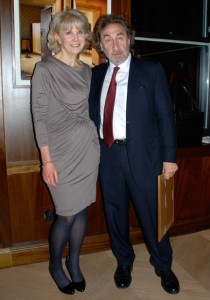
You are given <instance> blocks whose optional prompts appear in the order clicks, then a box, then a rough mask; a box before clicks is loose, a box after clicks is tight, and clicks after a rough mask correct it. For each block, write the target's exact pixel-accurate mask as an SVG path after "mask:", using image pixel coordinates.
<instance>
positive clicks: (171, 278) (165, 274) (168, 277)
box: [155, 268, 180, 294]
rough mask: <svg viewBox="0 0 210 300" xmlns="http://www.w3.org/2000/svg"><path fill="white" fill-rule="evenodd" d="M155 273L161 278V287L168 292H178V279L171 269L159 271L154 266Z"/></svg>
mask: <svg viewBox="0 0 210 300" xmlns="http://www.w3.org/2000/svg"><path fill="white" fill-rule="evenodd" d="M155 273H156V275H157V276H159V277H160V278H161V285H162V288H163V289H164V290H165V291H166V292H167V293H169V294H178V293H179V291H180V286H179V281H178V279H177V277H176V275H175V274H174V273H173V271H172V270H171V269H169V270H166V271H159V270H158V269H156V268H155Z"/></svg>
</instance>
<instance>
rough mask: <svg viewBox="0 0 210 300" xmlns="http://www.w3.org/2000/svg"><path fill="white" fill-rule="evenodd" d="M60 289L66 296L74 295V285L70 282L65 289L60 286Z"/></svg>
mask: <svg viewBox="0 0 210 300" xmlns="http://www.w3.org/2000/svg"><path fill="white" fill-rule="evenodd" d="M58 289H59V290H60V291H61V292H62V293H64V294H68V295H73V294H74V292H75V290H74V285H73V284H72V283H71V282H70V283H69V284H68V285H67V286H64V287H63V288H61V287H59V286H58Z"/></svg>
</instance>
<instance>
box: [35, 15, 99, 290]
mask: <svg viewBox="0 0 210 300" xmlns="http://www.w3.org/2000/svg"><path fill="white" fill-rule="evenodd" d="M90 37H91V36H90V32H89V24H88V20H87V18H86V17H85V16H84V14H83V13H81V12H79V11H78V10H70V11H65V12H61V13H57V14H56V15H55V16H54V17H53V19H52V21H51V24H50V31H49V34H48V48H49V50H50V51H52V52H53V53H54V55H53V56H51V57H48V58H46V59H44V60H43V61H41V62H39V63H37V65H36V68H35V71H34V74H33V78H32V113H33V120H34V127H35V133H36V139H37V144H38V147H39V149H40V154H41V160H42V177H43V180H44V181H45V182H46V184H47V185H48V187H49V190H50V193H51V195H52V199H53V202H54V205H55V210H56V218H55V221H54V223H53V226H52V228H51V232H50V236H49V245H50V266H49V270H50V274H51V276H52V278H53V279H54V281H55V283H56V284H57V286H58V288H59V290H60V291H61V292H63V293H65V294H73V293H74V291H75V289H76V290H78V291H81V292H82V291H84V290H85V284H86V283H85V279H84V277H83V275H82V272H81V270H80V266H79V255H80V250H81V247H82V243H83V239H84V236H85V232H86V228H87V218H88V206H89V205H90V204H91V203H93V202H95V198H96V179H97V174H98V164H99V144H98V137H97V132H96V129H95V125H94V124H93V122H92V121H91V120H90V118H89V112H88V94H89V89H90V81H91V69H90V68H89V66H88V65H86V64H85V63H83V62H82V61H80V60H79V54H80V53H81V52H82V51H83V50H84V49H86V48H87V46H88V45H89V41H90ZM67 243H69V245H70V251H69V256H68V257H67V259H66V267H67V269H68V271H69V273H70V276H71V281H70V280H69V278H68V277H67V276H66V274H65V272H64V270H63V266H62V255H63V252H64V249H65V247H66V244H67Z"/></svg>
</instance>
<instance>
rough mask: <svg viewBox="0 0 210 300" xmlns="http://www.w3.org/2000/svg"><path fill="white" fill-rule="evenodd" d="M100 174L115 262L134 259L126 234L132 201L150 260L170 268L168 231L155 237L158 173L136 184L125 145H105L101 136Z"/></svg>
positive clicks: (157, 266) (129, 261)
mask: <svg viewBox="0 0 210 300" xmlns="http://www.w3.org/2000/svg"><path fill="white" fill-rule="evenodd" d="M99 176H100V183H101V188H102V194H103V200H104V209H105V216H106V221H107V227H108V231H109V236H110V242H111V247H112V251H113V254H114V256H115V257H116V259H117V262H118V264H120V265H125V266H131V265H132V264H133V262H134V259H135V253H134V249H133V246H132V243H131V241H130V237H129V207H130V202H131V201H132V202H133V205H134V209H135V212H136V215H137V218H138V220H139V224H140V228H141V230H142V232H143V236H144V239H145V243H146V245H147V248H148V251H149V253H150V262H151V264H152V265H153V266H154V267H156V268H157V269H158V270H167V269H169V268H171V264H172V248H171V244H170V241H169V237H168V234H166V235H165V236H164V237H163V239H162V240H161V241H160V242H158V241H157V177H156V176H154V180H153V181H152V182H150V183H149V184H148V183H147V184H142V185H141V186H139V185H137V184H136V182H135V181H134V179H133V176H132V170H131V169H130V164H129V159H128V153H127V146H126V145H125V146H120V145H116V144H113V146H111V147H110V148H108V147H107V146H106V145H105V144H104V142H103V140H101V161H100V169H99ZM145 180H147V179H146V178H145Z"/></svg>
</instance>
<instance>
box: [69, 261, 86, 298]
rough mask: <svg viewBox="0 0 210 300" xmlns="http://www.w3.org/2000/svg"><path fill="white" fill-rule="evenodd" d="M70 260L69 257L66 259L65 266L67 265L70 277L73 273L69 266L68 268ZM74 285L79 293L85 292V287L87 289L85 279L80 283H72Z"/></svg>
mask: <svg viewBox="0 0 210 300" xmlns="http://www.w3.org/2000/svg"><path fill="white" fill-rule="evenodd" d="M68 260H69V256H67V257H66V260H65V264H66V268H67V270H68V272H69V275H70V276H71V272H70V270H69V266H68ZM72 284H73V287H74V288H75V290H77V291H79V292H84V290H85V287H86V282H85V279H84V278H83V280H82V281H79V282H73V281H72Z"/></svg>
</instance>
